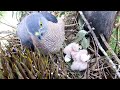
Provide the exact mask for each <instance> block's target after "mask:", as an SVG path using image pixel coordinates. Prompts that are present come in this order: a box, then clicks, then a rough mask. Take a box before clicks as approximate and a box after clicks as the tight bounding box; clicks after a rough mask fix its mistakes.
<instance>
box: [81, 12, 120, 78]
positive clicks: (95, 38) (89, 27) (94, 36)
mask: <svg viewBox="0 0 120 90" xmlns="http://www.w3.org/2000/svg"><path fill="white" fill-rule="evenodd" d="M79 13H80V15H81V17H82V19H83V20H84V22H85V23H86V25H87V27H88V29H89V31H90V32H91V34H92V36H93V38H94V40H95V42H96V44H97V45H98V47H99V49H100V50H101V51H102V52H103V54H104V55H105V56H106V58H107V59H106V60H108V61H109V62H110V64H112V66H113V67H112V69H113V70H114V71H115V73H116V74H117V76H118V77H119V78H120V73H119V72H118V70H117V68H116V66H115V64H114V63H113V61H112V60H111V59H110V58H109V56H108V54H107V53H106V52H105V50H104V49H103V48H102V46H101V45H100V43H99V41H98V39H97V37H96V35H95V33H94V32H93V30H92V28H91V26H90V24H89V23H88V21H87V20H86V18H85V16H84V15H83V12H82V11H79Z"/></svg>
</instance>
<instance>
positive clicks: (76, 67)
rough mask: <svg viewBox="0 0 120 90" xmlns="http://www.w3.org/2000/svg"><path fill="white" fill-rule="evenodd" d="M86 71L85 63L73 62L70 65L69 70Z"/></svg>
mask: <svg viewBox="0 0 120 90" xmlns="http://www.w3.org/2000/svg"><path fill="white" fill-rule="evenodd" d="M85 69H87V62H81V61H74V62H73V63H72V65H71V70H79V71H83V70H85Z"/></svg>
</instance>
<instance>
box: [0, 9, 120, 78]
mask: <svg viewBox="0 0 120 90" xmlns="http://www.w3.org/2000/svg"><path fill="white" fill-rule="evenodd" d="M52 13H54V12H52ZM59 13H61V12H60V11H59V12H57V11H55V14H56V16H57V15H58V14H59ZM78 15H79V13H78V12H76V11H67V12H66V13H65V19H64V21H65V24H66V25H65V37H66V39H65V42H64V47H65V46H66V45H68V44H69V43H71V42H73V41H74V39H75V36H76V34H77V32H78V31H79V23H78V20H77V19H78V18H77V17H78ZM118 29H119V28H118ZM116 31H117V30H116ZM114 35H115V34H113V36H112V37H111V40H112V41H111V42H110V44H111V43H112V42H113V38H114V39H118V37H115V36H114ZM8 36H9V37H8ZM0 39H3V38H0ZM4 39H6V40H7V41H8V42H9V45H6V46H5V47H6V49H5V50H4V49H3V47H2V46H0V62H1V63H0V78H1V79H116V78H118V77H117V75H116V73H115V72H114V70H113V69H112V67H113V66H112V65H111V64H110V63H109V62H108V61H107V58H106V57H105V56H99V57H98V56H96V57H94V56H95V53H92V54H91V59H90V62H89V64H88V68H87V69H86V70H84V71H82V72H80V71H72V70H71V69H70V63H65V62H64V54H63V50H62V49H61V51H60V52H58V53H56V54H49V55H44V54H42V53H41V52H40V51H39V50H36V51H35V52H32V51H30V50H28V49H27V48H26V49H23V48H21V45H20V41H19V39H18V37H17V36H16V34H8V35H6V36H5V37H4ZM92 42H93V43H94V42H95V41H94V40H92ZM116 43H117V44H116V47H115V48H118V47H119V43H118V41H117V42H116ZM90 50H91V51H93V52H94V51H95V48H91V47H90ZM115 50H117V49H115ZM107 53H108V54H109V52H107ZM115 53H116V54H117V55H118V56H119V51H115ZM109 58H110V59H112V60H113V62H114V64H115V65H116V66H118V63H117V61H116V60H115V59H114V57H113V55H111V54H109Z"/></svg>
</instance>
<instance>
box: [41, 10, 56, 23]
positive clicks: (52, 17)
mask: <svg viewBox="0 0 120 90" xmlns="http://www.w3.org/2000/svg"><path fill="white" fill-rule="evenodd" d="M41 14H42V15H43V16H44V17H45V18H46V19H47V20H48V21H51V22H53V23H57V22H58V20H57V18H56V17H55V16H54V15H52V14H51V13H48V12H45V11H43V12H41Z"/></svg>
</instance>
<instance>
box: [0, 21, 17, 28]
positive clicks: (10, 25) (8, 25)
mask: <svg viewBox="0 0 120 90" xmlns="http://www.w3.org/2000/svg"><path fill="white" fill-rule="evenodd" d="M0 23H2V24H5V25H7V26H9V27H12V28H14V29H16V28H15V27H13V26H11V25H9V24H6V23H4V22H1V21H0Z"/></svg>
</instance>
